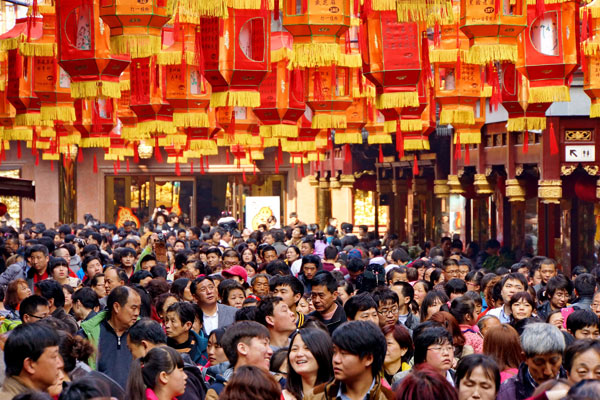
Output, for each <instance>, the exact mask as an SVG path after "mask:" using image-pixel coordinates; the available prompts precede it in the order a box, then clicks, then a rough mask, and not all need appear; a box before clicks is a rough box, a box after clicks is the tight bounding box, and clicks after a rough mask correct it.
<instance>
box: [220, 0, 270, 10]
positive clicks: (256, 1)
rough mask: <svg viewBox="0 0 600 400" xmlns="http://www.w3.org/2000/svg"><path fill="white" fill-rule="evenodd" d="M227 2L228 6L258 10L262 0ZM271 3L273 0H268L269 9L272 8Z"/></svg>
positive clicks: (231, 0) (232, 0)
mask: <svg viewBox="0 0 600 400" xmlns="http://www.w3.org/2000/svg"><path fill="white" fill-rule="evenodd" d="M227 3H228V4H227V5H228V6H229V7H231V8H234V9H238V10H260V9H261V8H262V4H263V0H228V1H227ZM273 4H274V3H273V0H269V4H268V6H269V10H272V9H273V8H274V6H273ZM280 7H281V5H280Z"/></svg>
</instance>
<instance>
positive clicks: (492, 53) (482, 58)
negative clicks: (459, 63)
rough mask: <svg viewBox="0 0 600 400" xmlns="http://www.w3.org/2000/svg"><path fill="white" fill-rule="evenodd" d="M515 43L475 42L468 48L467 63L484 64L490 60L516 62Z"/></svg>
mask: <svg viewBox="0 0 600 400" xmlns="http://www.w3.org/2000/svg"><path fill="white" fill-rule="evenodd" d="M517 53H518V51H517V45H516V44H515V45H512V44H500V43H498V44H485V45H478V44H475V45H473V46H471V47H470V48H469V53H468V54H467V58H466V60H465V61H466V62H467V64H477V65H485V64H489V63H490V62H492V61H509V62H511V63H516V62H517Z"/></svg>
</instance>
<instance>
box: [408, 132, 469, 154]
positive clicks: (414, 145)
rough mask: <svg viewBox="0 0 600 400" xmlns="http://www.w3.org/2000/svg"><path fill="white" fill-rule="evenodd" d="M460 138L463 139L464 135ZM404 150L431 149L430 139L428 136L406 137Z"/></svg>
mask: <svg viewBox="0 0 600 400" xmlns="http://www.w3.org/2000/svg"><path fill="white" fill-rule="evenodd" d="M460 138H461V140H462V136H461V137H460ZM461 143H462V142H461ZM404 150H407V151H416V150H429V139H427V138H418V139H413V138H404Z"/></svg>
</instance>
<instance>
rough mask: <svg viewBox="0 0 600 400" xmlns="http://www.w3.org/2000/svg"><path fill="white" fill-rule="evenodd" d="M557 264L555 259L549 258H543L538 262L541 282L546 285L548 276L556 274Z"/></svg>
mask: <svg viewBox="0 0 600 400" xmlns="http://www.w3.org/2000/svg"><path fill="white" fill-rule="evenodd" d="M557 272H558V270H557V265H556V261H554V260H553V259H551V258H544V259H543V260H542V261H541V262H540V277H541V278H542V284H543V285H546V284H547V283H548V281H549V280H550V278H552V277H554V276H556V273H557Z"/></svg>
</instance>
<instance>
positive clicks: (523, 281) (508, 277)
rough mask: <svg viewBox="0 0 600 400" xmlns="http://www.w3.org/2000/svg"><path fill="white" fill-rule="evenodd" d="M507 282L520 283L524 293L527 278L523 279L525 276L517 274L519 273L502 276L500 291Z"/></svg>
mask: <svg viewBox="0 0 600 400" xmlns="http://www.w3.org/2000/svg"><path fill="white" fill-rule="evenodd" d="M508 280H517V281H519V282H521V284H522V285H523V290H524V291H526V290H527V287H528V285H527V278H525V275H523V274H521V273H519V272H511V273H509V274H506V275H504V278H502V280H501V281H500V290H502V288H504V285H506V282H507V281H508Z"/></svg>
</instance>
